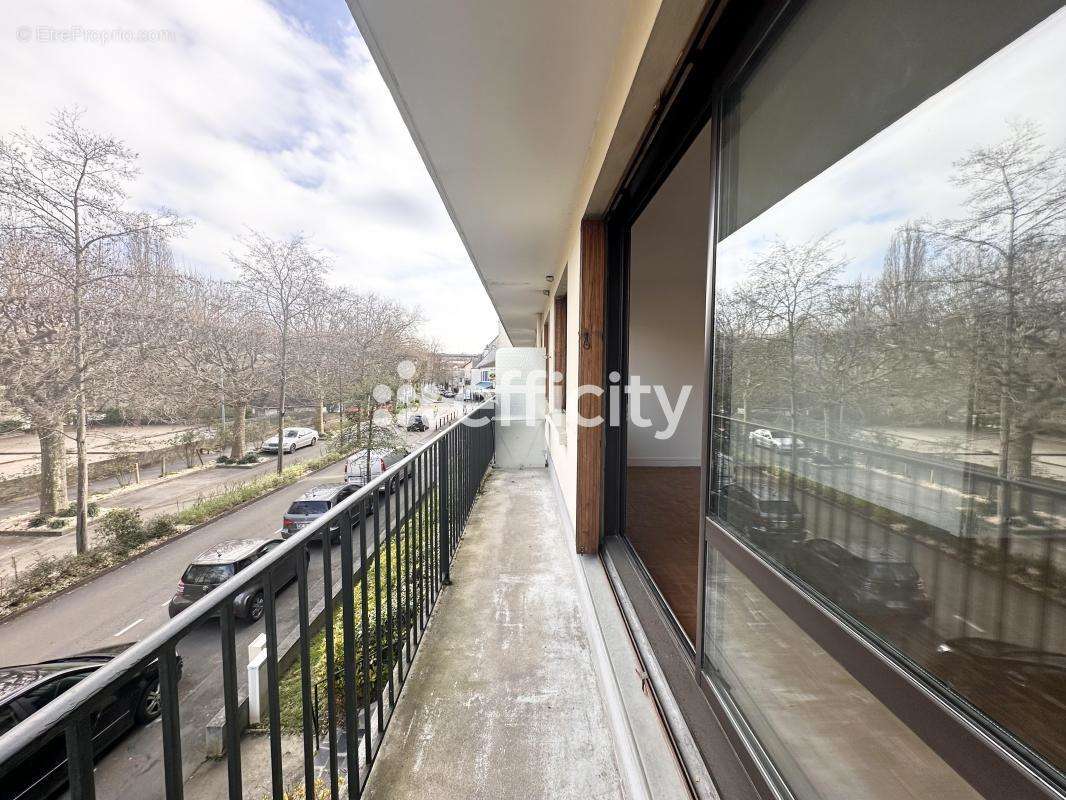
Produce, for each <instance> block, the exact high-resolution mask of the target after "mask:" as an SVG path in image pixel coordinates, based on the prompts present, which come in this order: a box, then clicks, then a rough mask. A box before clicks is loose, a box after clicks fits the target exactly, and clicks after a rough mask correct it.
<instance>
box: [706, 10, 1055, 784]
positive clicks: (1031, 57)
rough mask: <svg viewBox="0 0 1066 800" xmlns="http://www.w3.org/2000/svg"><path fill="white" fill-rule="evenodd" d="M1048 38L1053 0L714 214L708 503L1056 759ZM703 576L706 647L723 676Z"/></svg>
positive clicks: (720, 638) (735, 133) (738, 135)
mask: <svg viewBox="0 0 1066 800" xmlns="http://www.w3.org/2000/svg"><path fill="white" fill-rule="evenodd" d="M1064 43H1066V12H1063V11H1060V12H1058V13H1056V14H1054V15H1053V16H1051V17H1049V18H1048V19H1046V20H1045V21H1044V22H1043V23H1041V24H1039V25H1037V26H1036V27H1035V28H1034V29H1033V30H1031V31H1030V32H1029V33H1027V34H1026V35H1025V36H1023V37H1022V38H1020V39H1018V40H1017V41H1015V42H1013V43H1012V44H1011V45H1010V46H1008V47H1006V48H1005V49H1003V50H1002V51H1000V52H999V53H997V54H996V55H994V56H993V57H992V58H990V59H988V60H987V61H985V62H984V63H981V64H980V65H978V66H976V67H975V68H974V69H972V70H971V71H970V72H969V73H968V74H966V75H965V76H964V77H962V78H961V79H959V80H958V81H956V82H955V83H952V84H951V85H950V86H948V87H946V88H945V89H943V91H941V92H940V93H939V94H936V95H935V96H933V97H931V98H930V99H929V100H927V101H925V102H923V103H922V104H921V105H919V106H918V107H917V108H915V109H914V110H912V111H911V112H910V113H908V114H907V115H906V116H904V117H903V118H901V119H899V120H898V121H896V122H895V123H894V124H892V125H890V126H889V127H887V128H885V129H884V130H882V131H880V133H877V134H876V135H875V136H873V138H871V139H869V140H868V141H867V142H866V143H865V144H863V145H861V146H860V147H858V148H857V149H856V150H854V151H852V152H851V153H849V154H846V155H843V154H842V155H843V157H842V158H840V159H839V160H838V161H837V162H836V163H835V164H834V165H833V166H832V167H830V168H829V169H828V170H826V171H825V172H823V173H821V174H820V175H818V176H817V177H815V178H814V179H812V180H809V181H808V182H807V183H805V184H804V185H802V186H800V187H798V188H796V189H794V190H793V191H792V192H791V193H790V194H788V196H787V197H784V198H783V199H780V200H779V201H778V202H776V204H774V205H772V206H770V207H769V208H767V209H766V210H765V211H763V212H762V213H761V214H759V215H758V216H755V217H754V219H751V221H749V222H747V223H746V224H744V225H743V226H742V227H740V228H739V229H737V230H735V231H732V229H731V228H730V227H729V226H726V228H725V229H726V230H730V231H731V232H730V233H729V235H728V236H727V237H726V238H725V239H723V240H722V241H720V242H719V243H718V249H717V255H716V320H715V333H716V335H715V348H716V352H715V396H714V398H713V412H712V413H713V420H712V422H713V425H712V430H713V434H712V435H713V437H714V441H713V444H714V452H715V457H714V463H713V467H714V476H713V479H712V481H711V485H710V488H711V497H710V502H709V508H710V509H711V511H712V513H713V514H714V515H716V516H717V517H718V518H719V519H720V520H722V521H724V522H725V523H726V524H727V526H728V527H730V528H731V529H732V530H734V531H735V532H736V533H737V534H738V535H740V536H741V537H743V538H744V539H745V540H746V541H747V542H748V543H750V544H751V545H752V546H753V547H755V548H757V549H759V550H760V551H762V552H763V553H764V554H765V555H766V556H767V557H769V558H771V559H773V560H774V561H776V562H777V563H778V564H779V565H780V566H782V567H783V568H785V569H787V570H789V571H790V572H791V573H792V574H793V575H795V576H796V577H797V578H798V579H799V580H801V581H802V582H804V583H805V584H806V585H808V586H809V587H810V588H811V589H812V590H814V591H815V592H817V593H818V594H820V595H821V596H823V597H824V598H825V599H826V600H827V601H829V602H831V603H833V604H835V605H836V606H837V607H838V608H839V609H840V611H841V612H842V613H846V614H848V615H850V616H851V617H853V618H854V619H855V620H856V621H857V622H858V623H861V625H862V626H865V628H866V629H867V630H868V631H869V632H871V633H872V635H874V636H876V637H880V638H881V639H883V640H884V641H885V642H887V643H889V644H890V645H891V646H892V647H894V648H896V649H898V650H900V651H902V652H903V653H905V654H906V656H908V657H909V658H910V659H911V660H912V661H913V662H915V663H916V664H918V665H919V666H921V667H922V668H924V669H925V670H927V671H928V672H929V674H930V675H931V676H933V677H934V678H935V679H936V680H938V681H939V682H941V683H942V685H943V686H944V687H945V688H947V689H950V690H952V691H954V692H955V693H957V695H958V696H959V697H960V698H964V699H965V700H966V701H968V702H969V703H970V704H972V706H973V707H975V708H976V709H977V710H978V711H979V712H980V713H982V714H984V715H987V716H988V717H990V718H991V719H992V720H994V721H995V722H996V723H997V724H998V725H1001V726H1003V727H1004V728H1006V729H1007V730H1009V731H1010V732H1011V733H1012V734H1013V735H1015V736H1016V737H1017V738H1018V740H1020V742H1021V743H1022V745H1023V746H1024V747H1028V748H1031V749H1032V750H1033V751H1035V752H1036V753H1038V754H1039V755H1040V756H1041V757H1043V758H1044V759H1046V760H1047V761H1048V762H1050V764H1052V765H1053V766H1054V767H1057V768H1058V769H1060V770H1062V769H1066V730H1064V728H1063V726H1062V722H1061V720H1062V719H1063V718H1064V717H1063V713H1064V712H1066V655H1063V654H1066V541H1063V540H1064V539H1066V156H1064V152H1063V148H1064V147H1066V106H1064V105H1063V104H1062V102H1061V96H1062V89H1063V78H1062V76H1063V75H1066V47H1063V44H1064ZM741 106H742V101H736V102H735V103H734V110H735V109H736V108H737V107H741ZM724 130H725V131H726V134H725V136H726V141H725V143H724V160H725V161H726V163H727V167H728V163H729V160H730V158H732V157H735V153H733V151H734V150H736V148H737V147H738V146H741V145H742V144H743V141H744V130H743V122H742V121H738V120H733V121H731V122H730V121H727V124H725V125H724ZM738 141H739V142H740V145H738ZM731 154H732V155H731ZM727 173H728V169H727ZM730 191H732V192H733V193H738V194H741V195H742V194H743V191H744V187H743V185H733V186H732V187H730V186H727V187H726V189H725V193H726V194H728V193H729V192H730ZM741 205H743V204H742V203H741ZM726 206H727V207H728V206H729V203H726ZM719 588H721V587H719ZM714 590H715V587H713V586H709V587H708V592H709V600H708V636H709V639H708V642H709V646H708V652H709V653H710V655H709V658H710V659H711V661H712V665H713V666H714V667H715V668H716V669H719V670H729V671H733V672H737V673H740V674H741V675H743V674H744V673H745V670H746V668H753V665H752V664H750V663H749V664H747V665H745V663H743V662H742V661H733V659H734V658H736V657H737V656H735V654H732V653H731V650H730V647H731V644H730V641H729V640H730V637H732V636H735V635H736V629H735V628H734V629H733V630H731V629H730V628H729V627H728V626H725V627H718V628H715V626H714V622H715V617H714V613H713V609H714V604H715V603H716V602H719V601H721V600H722V598H721V597H718V598H716V597H715V596H714ZM744 652H748V651H746V650H745V651H744ZM715 659H718V661H717V662H715ZM778 733H780V731H779V732H778ZM871 796H872V795H871Z"/></svg>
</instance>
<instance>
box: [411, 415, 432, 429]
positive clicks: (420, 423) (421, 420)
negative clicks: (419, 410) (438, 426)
mask: <svg viewBox="0 0 1066 800" xmlns="http://www.w3.org/2000/svg"><path fill="white" fill-rule="evenodd" d="M407 430H409V431H418V432H420V433H421V432H422V431H428V430H429V422H427V421H426V418H425V417H424V416H423V415H421V414H412V415H411V418H410V419H409V420H408V421H407Z"/></svg>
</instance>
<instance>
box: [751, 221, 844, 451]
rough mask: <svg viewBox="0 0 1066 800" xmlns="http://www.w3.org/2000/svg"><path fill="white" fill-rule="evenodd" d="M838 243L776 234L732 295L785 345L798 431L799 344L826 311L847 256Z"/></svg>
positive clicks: (791, 419)
mask: <svg viewBox="0 0 1066 800" xmlns="http://www.w3.org/2000/svg"><path fill="white" fill-rule="evenodd" d="M838 249H839V244H838V243H837V242H833V241H830V240H829V239H827V238H825V237H822V238H819V239H814V240H811V241H807V242H802V243H799V244H789V243H787V242H785V241H783V240H780V239H778V240H775V241H774V242H773V244H772V245H771V246H770V247H769V248H768V249H767V250H766V251H765V252H764V253H762V254H761V255H760V256H759V257H758V258H757V259H756V260H755V261H754V262H753V263H752V264H751V265H750V267H749V271H750V276H749V278H748V279H747V280H746V281H745V282H744V283H742V284H741V285H740V286H738V287H737V289H736V291H735V292H734V297H735V299H736V301H737V302H738V303H740V305H741V306H742V307H744V308H745V309H746V313H747V314H748V315H749V316H750V317H751V318H752V319H754V320H757V321H759V323H761V326H762V335H764V336H770V337H772V338H773V339H774V340H776V341H777V342H778V343H780V345H781V347H783V349H784V353H783V355H784V357H783V359H782V362H783V364H784V367H785V375H784V377H785V380H786V386H787V389H788V414H789V424H790V429H791V430H793V431H795V430H796V429H797V428H796V424H797V415H798V413H799V403H798V401H799V391H800V382H801V380H802V378H801V375H800V370H799V366H800V365H799V361H800V358H799V350H800V345H801V342H802V340H803V338H804V337H806V336H807V335H808V334H809V333H810V332H811V331H812V330H813V329H814V328H815V327H816V326H817V325H818V324H820V323H819V321H820V319H821V318H822V317H824V315H825V314H826V313H827V310H828V308H829V307H830V305H831V302H832V297H833V293H834V291H835V290H836V287H837V278H838V276H839V275H840V272H841V271H842V270H843V269H844V264H845V259H844V258H843V257H841V256H840V255H838V254H837V250H838Z"/></svg>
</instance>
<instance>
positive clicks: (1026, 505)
mask: <svg viewBox="0 0 1066 800" xmlns="http://www.w3.org/2000/svg"><path fill="white" fill-rule="evenodd" d="M1035 438H1036V437H1035V436H1034V435H1033V434H1032V432H1030V431H1023V432H1021V433H1019V434H1018V435H1017V436H1015V438H1014V442H1013V444H1012V449H1011V454H1010V456H1011V464H1012V465H1013V466H1012V469H1011V472H1012V477H1015V478H1020V479H1022V480H1027V479H1029V478H1031V477H1033V440H1034V439H1035ZM1012 499H1013V502H1012V506H1013V510H1014V513H1015V515H1017V516H1022V517H1026V518H1027V517H1029V516H1031V515H1032V513H1033V497H1032V494H1030V492H1029V491H1028V489H1026V488H1024V487H1021V486H1019V487H1018V488H1017V489H1016V490H1015V493H1014V497H1013V498H1012Z"/></svg>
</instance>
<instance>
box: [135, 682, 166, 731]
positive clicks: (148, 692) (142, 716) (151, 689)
mask: <svg viewBox="0 0 1066 800" xmlns="http://www.w3.org/2000/svg"><path fill="white" fill-rule="evenodd" d="M162 713H163V704H162V699H161V698H160V696H159V679H158V678H157V679H156V680H154V681H152V682H151V683H149V684H148V685H147V686H145V687H144V688H143V689H142V690H141V694H140V696H139V697H138V698H137V709H136V710H135V711H134V716H135V717H136V718H137V722H139V723H140V724H141V725H147V724H148V723H149V722H152V721H153V720H157V719H159V716H160V714H162Z"/></svg>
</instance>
